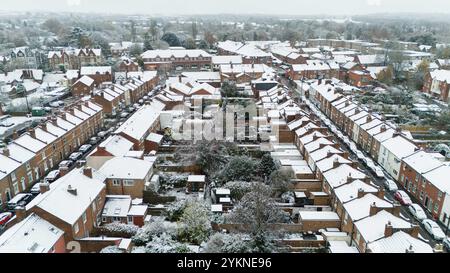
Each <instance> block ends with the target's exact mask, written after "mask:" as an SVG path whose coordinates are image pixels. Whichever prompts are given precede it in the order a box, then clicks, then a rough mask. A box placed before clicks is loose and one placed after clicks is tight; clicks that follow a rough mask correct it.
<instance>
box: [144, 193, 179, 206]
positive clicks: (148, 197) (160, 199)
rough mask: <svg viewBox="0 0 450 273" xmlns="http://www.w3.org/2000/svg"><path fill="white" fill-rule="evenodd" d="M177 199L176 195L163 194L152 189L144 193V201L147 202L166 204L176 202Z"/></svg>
mask: <svg viewBox="0 0 450 273" xmlns="http://www.w3.org/2000/svg"><path fill="white" fill-rule="evenodd" d="M176 199H177V198H176V197H175V196H162V195H159V194H155V193H154V192H152V191H144V193H143V202H144V203H146V204H166V203H171V202H174V201H175V200H176Z"/></svg>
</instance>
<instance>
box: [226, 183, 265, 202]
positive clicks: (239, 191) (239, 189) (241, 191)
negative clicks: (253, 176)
mask: <svg viewBox="0 0 450 273" xmlns="http://www.w3.org/2000/svg"><path fill="white" fill-rule="evenodd" d="M255 183H260V182H246V181H230V182H227V183H226V184H225V185H224V186H223V187H224V188H227V189H229V190H230V197H231V198H232V199H233V200H241V198H242V197H243V196H244V195H245V194H246V193H248V192H250V191H252V189H253V187H254V184H255Z"/></svg>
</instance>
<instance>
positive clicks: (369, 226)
mask: <svg viewBox="0 0 450 273" xmlns="http://www.w3.org/2000/svg"><path fill="white" fill-rule="evenodd" d="M389 222H390V223H391V225H392V227H393V228H394V229H409V228H412V224H411V223H409V222H408V221H405V220H403V219H402V218H400V217H397V216H395V215H393V214H392V213H390V212H387V211H386V210H381V211H379V212H378V213H377V214H375V215H372V216H370V217H367V218H365V219H362V220H360V221H357V222H356V223H355V226H356V228H357V229H358V231H359V233H360V234H361V236H362V237H363V238H364V239H365V241H366V242H369V243H370V242H373V241H376V240H378V239H380V238H383V237H385V235H384V231H385V228H386V224H388V223H389Z"/></svg>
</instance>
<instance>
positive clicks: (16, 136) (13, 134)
mask: <svg viewBox="0 0 450 273" xmlns="http://www.w3.org/2000/svg"><path fill="white" fill-rule="evenodd" d="M17 138H19V133H17V130H14V131H13V133H12V139H13V140H16V139H17Z"/></svg>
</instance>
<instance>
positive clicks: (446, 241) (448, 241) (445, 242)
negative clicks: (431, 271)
mask: <svg viewBox="0 0 450 273" xmlns="http://www.w3.org/2000/svg"><path fill="white" fill-rule="evenodd" d="M442 244H443V245H444V248H445V250H447V252H449V251H450V238H449V237H445V239H444V240H443V241H442Z"/></svg>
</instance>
